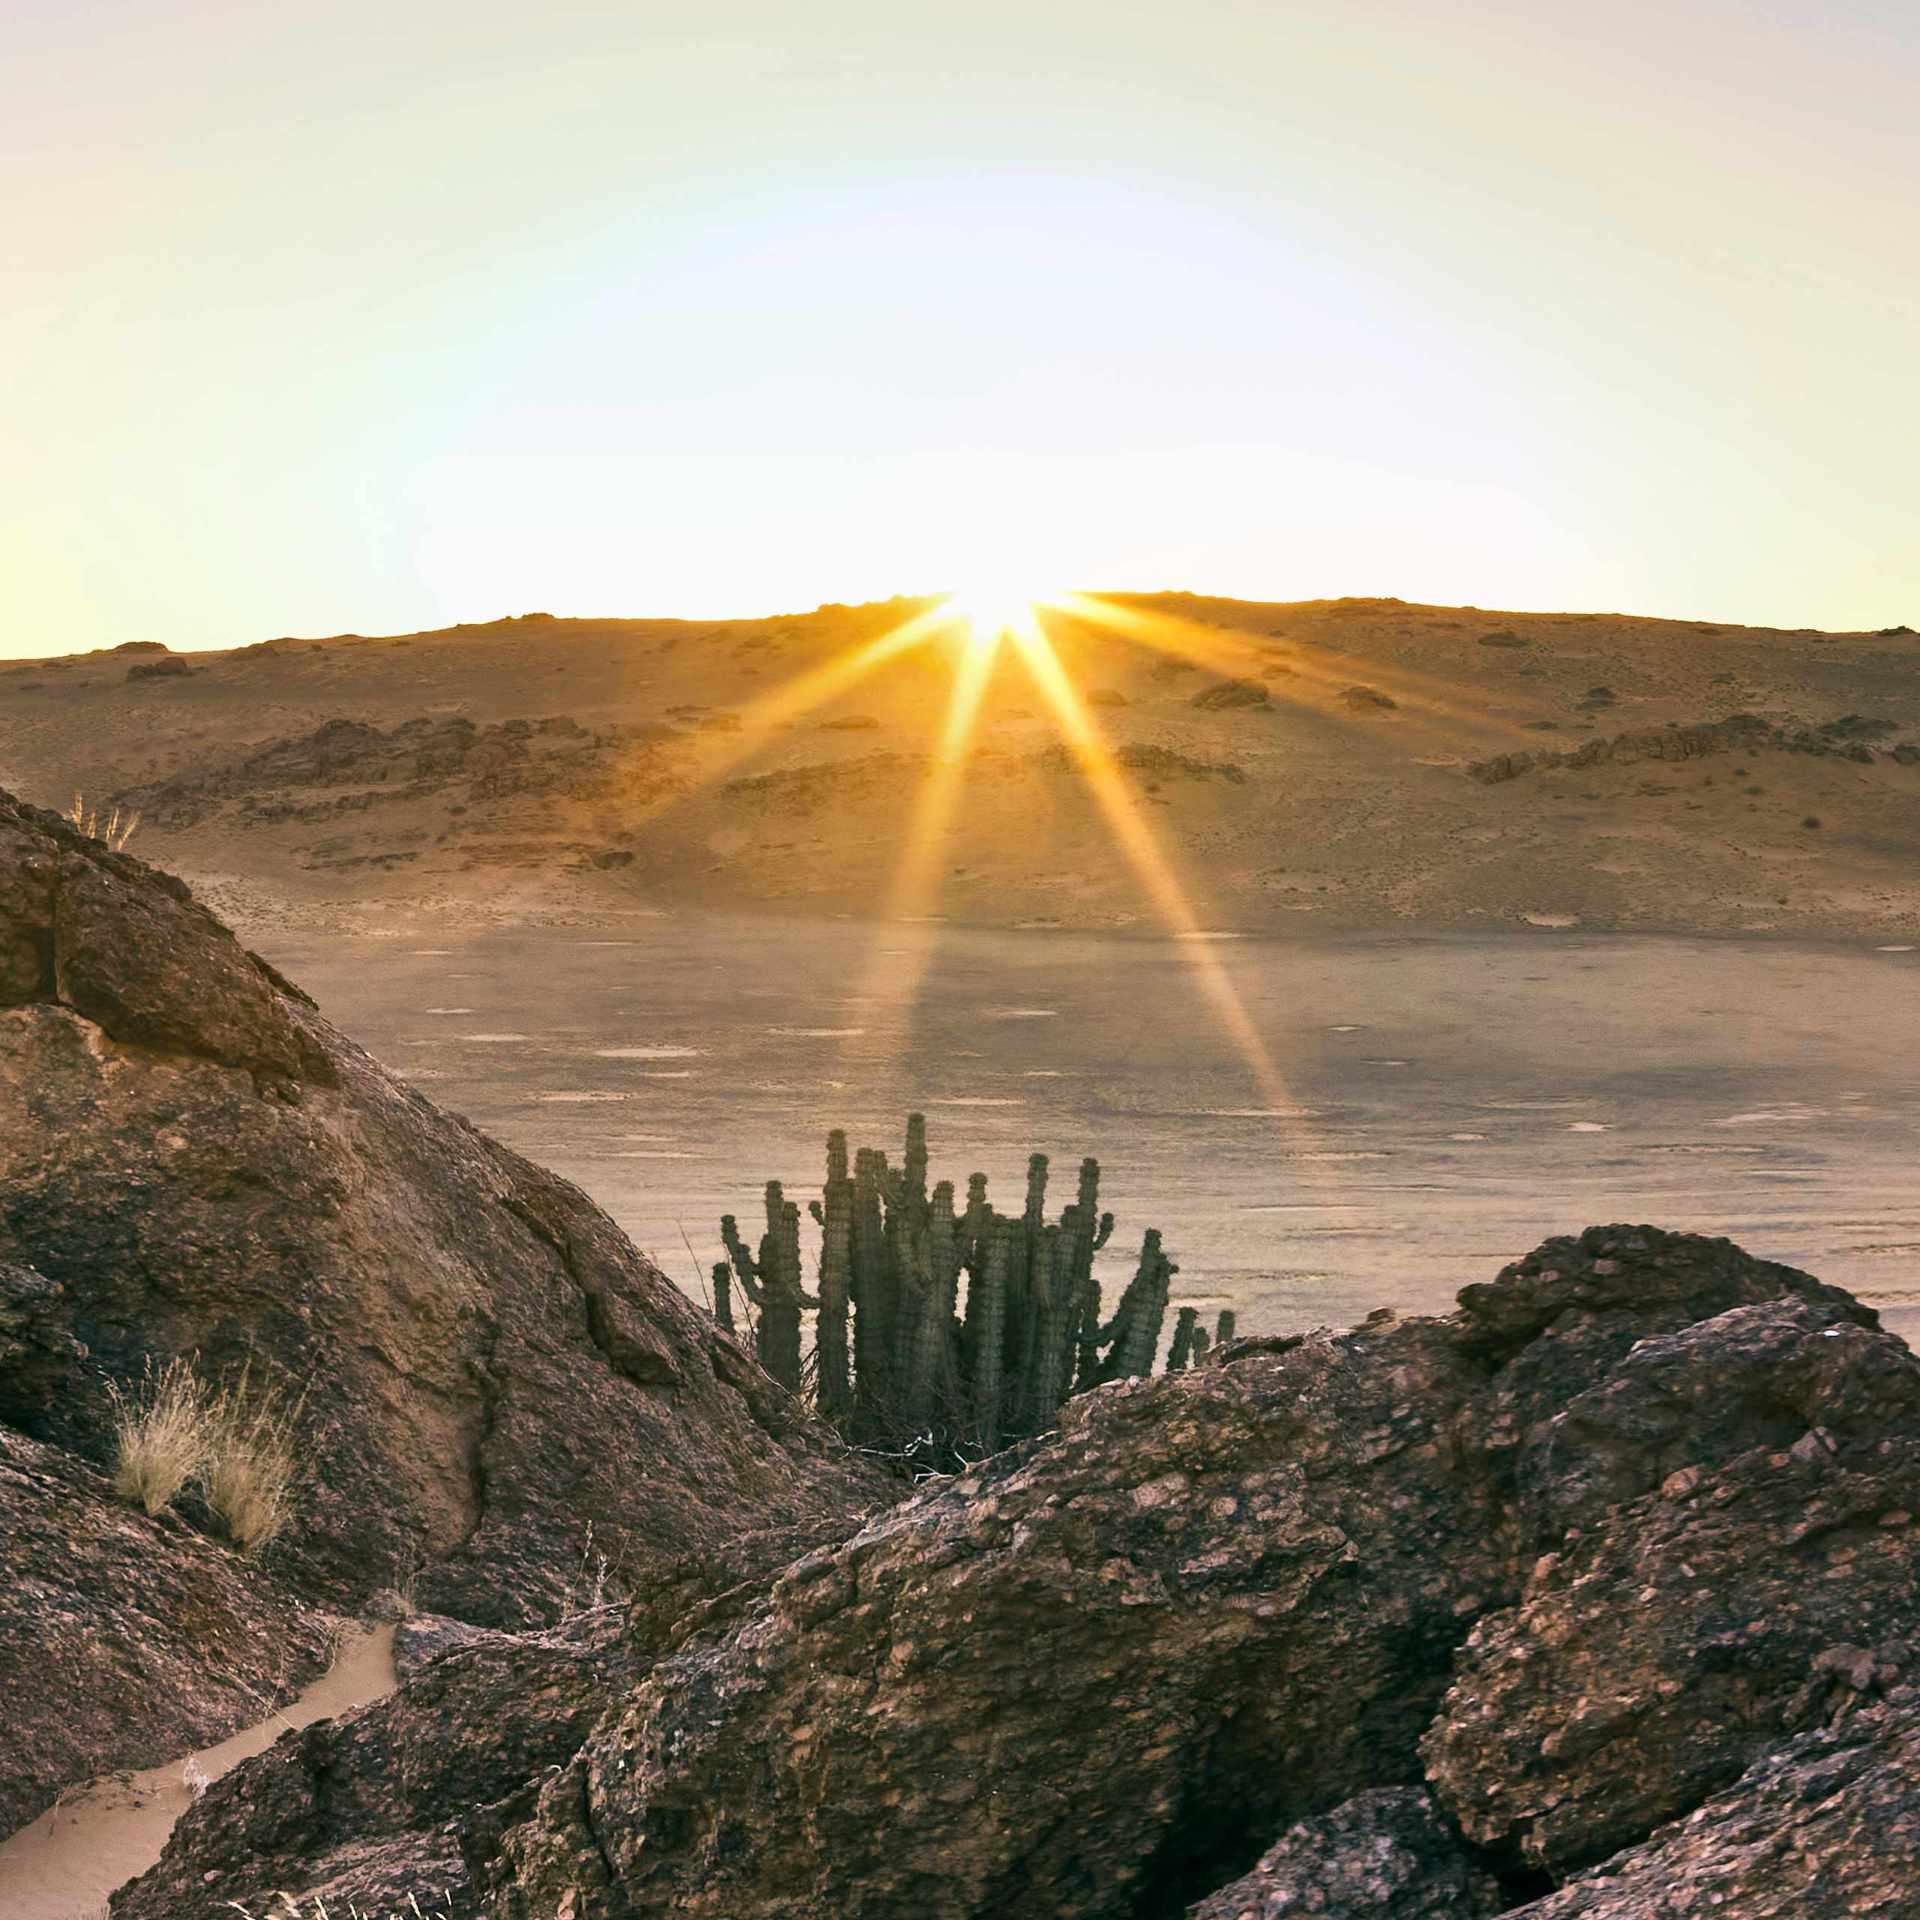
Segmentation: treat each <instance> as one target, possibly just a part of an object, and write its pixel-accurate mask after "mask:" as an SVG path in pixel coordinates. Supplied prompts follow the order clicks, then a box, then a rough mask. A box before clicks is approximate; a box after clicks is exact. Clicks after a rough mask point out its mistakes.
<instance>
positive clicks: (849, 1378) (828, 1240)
mask: <svg viewBox="0 0 1920 1920" xmlns="http://www.w3.org/2000/svg"><path fill="white" fill-rule="evenodd" d="M811 1211H812V1214H813V1217H814V1219H815V1220H816V1221H818V1222H819V1225H820V1316H819V1318H818V1319H817V1320H816V1321H815V1322H814V1334H813V1350H814V1356H815V1362H814V1364H815V1378H816V1380H817V1382H818V1386H817V1391H818V1393H819V1397H820V1411H821V1412H822V1413H824V1414H825V1415H826V1416H827V1418H828V1419H829V1420H841V1419H843V1418H845V1416H846V1414H847V1412H848V1411H849V1409H850V1408H851V1407H852V1405H853V1374H852V1360H851V1357H850V1355H849V1353H848V1350H847V1325H848V1316H849V1314H850V1313H851V1311H852V1300H853V1179H852V1176H851V1175H850V1174H849V1173H848V1171H847V1136H846V1135H845V1133H843V1132H842V1131H841V1130H840V1129H839V1128H838V1127H836V1128H835V1129H834V1130H833V1132H831V1133H830V1134H828V1135H827V1181H826V1185H825V1186H824V1187H823V1188H822V1189H821V1195H820V1198H819V1199H818V1200H816V1201H815V1202H813V1204H812V1208H811Z"/></svg>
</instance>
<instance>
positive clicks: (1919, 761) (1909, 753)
mask: <svg viewBox="0 0 1920 1920" xmlns="http://www.w3.org/2000/svg"><path fill="white" fill-rule="evenodd" d="M1893 758H1894V761H1895V762H1896V764H1898V765H1900V766H1903V767H1920V746H1917V745H1915V744H1914V742H1913V741H1911V740H1902V741H1901V742H1900V743H1899V745H1898V746H1896V747H1895V748H1894V749H1893Z"/></svg>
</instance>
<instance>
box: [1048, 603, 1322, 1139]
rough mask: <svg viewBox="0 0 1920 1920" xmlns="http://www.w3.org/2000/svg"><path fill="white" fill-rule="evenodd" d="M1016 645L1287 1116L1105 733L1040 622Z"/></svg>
mask: <svg viewBox="0 0 1920 1920" xmlns="http://www.w3.org/2000/svg"><path fill="white" fill-rule="evenodd" d="M1013 643H1014V646H1015V648H1016V649H1017V650H1018V652H1019V654H1020V657H1021V660H1022V662H1023V664H1024V665H1025V666H1026V668H1027V671H1028V673H1029V675H1030V676H1031V677H1032V680H1033V683H1034V685H1035V686H1036V687H1037V688H1038V689H1039V691H1040V693H1041V695H1042V697H1043V698H1044V699H1045V700H1046V702H1047V704H1048V705H1049V706H1050V707H1051V708H1052V709H1053V714H1054V720H1055V723H1056V724H1057V725H1058V727H1059V729H1060V733H1061V737H1062V738H1063V739H1064V740H1065V742H1066V744H1067V747H1068V749H1069V751H1070V752H1071V753H1072V754H1073V756H1074V758H1075V760H1076V761H1077V762H1078V763H1079V766H1080V771H1081V773H1082V776H1083V777H1084V778H1085V780H1086V783H1087V787H1088V790H1089V791H1090V792H1091V793H1092V795H1093V797H1094V800H1095V802H1096V804H1097V805H1098V806H1099V808H1100V811H1101V812H1102V813H1103V814H1104V815H1105V816H1106V820H1107V825H1108V828H1109V830H1110V831H1111V832H1112V834H1113V837H1114V839H1115V840H1116V841H1117V842H1118V843H1119V845H1120V849H1121V852H1122V853H1123V854H1125V856H1126V858H1127V861H1128V864H1129V865H1130V866H1131V867H1132V868H1133V870H1134V874H1135V876H1136V878H1137V879H1138V880H1139V882H1140V884H1141V886H1142V888H1143V889H1144V890H1145V892H1146V894H1147V897H1148V900H1149V902H1150V903H1151V904H1152V906H1153V909H1154V911H1155V912H1156V913H1157V914H1158V915H1159V917H1160V920H1161V923H1162V924H1163V925H1164V926H1165V927H1166V928H1167V930H1168V931H1169V932H1170V933H1172V934H1174V935H1175V936H1176V937H1177V938H1178V939H1179V940H1180V942H1181V951H1182V957H1183V959H1184V960H1185V962H1186V964H1187V967H1188V969H1189V971H1190V972H1191V973H1192V974H1193V976H1194V980H1195V982H1196V984H1197V985H1198V987H1199V989H1200V992H1201V994H1202V996H1203V997H1204V998H1205V999H1206V1001H1207V1002H1208V1004H1209V1005H1210V1006H1211V1007H1212V1009H1213V1011H1214V1014H1215V1017H1216V1018H1218V1020H1219V1021H1220V1023H1221V1025H1222V1026H1223V1027H1224V1028H1225V1030H1226V1032H1227V1035H1228V1038H1229V1039H1230V1040H1231V1041H1232V1042H1233V1044H1234V1046H1235V1048H1236V1049H1237V1051H1238V1052H1239V1054H1240V1056H1241V1059H1242V1060H1243V1061H1244V1062H1245V1064H1246V1066H1247V1068H1248V1071H1249V1072H1251V1073H1252V1075H1253V1077H1254V1079H1255V1081H1256V1082H1257V1084H1258V1085H1259V1088H1260V1092H1261V1095H1262V1097H1263V1098H1264V1099H1265V1100H1266V1102H1267V1105H1268V1106H1269V1107H1270V1108H1271V1109H1272V1110H1273V1111H1274V1113H1275V1114H1276V1115H1281V1116H1285V1115H1286V1114H1288V1113H1289V1111H1290V1107H1291V1101H1290V1096H1289V1095H1288V1092H1287V1086H1286V1082H1285V1081H1284V1079H1283V1078H1282V1077H1281V1074H1280V1070H1279V1068H1278V1067H1277V1066H1276V1065H1275V1064H1274V1061H1273V1057H1272V1055H1271V1054H1270V1053H1269V1052H1268V1050H1267V1045H1266V1042H1265V1041H1264V1040H1262V1039H1261V1037H1260V1031H1259V1029H1258V1028H1257V1027H1256V1026H1255V1025H1254V1023H1253V1019H1252V1016H1251V1015H1250V1014H1249V1013H1248V1012H1247V1009H1246V1006H1245V1004H1244V1002H1243V1001H1242V1000H1241V998H1240V995H1239V992H1238V990H1237V989H1236V988H1235V986H1234V984H1233V981H1232V979H1231V978H1230V977H1229V976H1228V973H1227V970H1226V968H1225V967H1224V966H1223V965H1222V964H1221V961H1220V957H1219V955H1218V954H1217V953H1215V952H1214V951H1213V949H1212V947H1211V946H1210V945H1209V944H1208V943H1207V940H1206V938H1205V936H1206V933H1207V929H1206V928H1204V927H1203V926H1202V925H1201V923H1200V919H1199V916H1198V915H1197V914H1196V913H1195V912H1194V910H1193V907H1192V904H1191V902H1190V901H1189V900H1188V898H1187V894H1186V889H1185V888H1184V887H1182V886H1181V884H1180V880H1179V876H1178V875H1177V874H1176V873H1175V872H1174V870H1173V865H1172V863H1171V861H1170V860H1169V859H1168V857H1167V855H1166V853H1165V852H1164V851H1163V850H1162V848H1161V846H1160V843H1159V841H1158V839H1157V838H1156V837H1155V835H1154V833H1153V830H1152V828H1151V827H1150V826H1148V824H1147V821H1146V818H1145V816H1144V815H1143V814H1142V813H1141V811H1140V809H1139V806H1138V805H1137V804H1136V802H1135V800H1134V797H1133V791H1132V789H1131V787H1130V786H1129V785H1128V782H1127V778H1126V775H1125V774H1124V773H1123V772H1122V771H1121V768H1120V765H1119V762H1118V761H1117V760H1115V758H1114V756H1113V752H1112V749H1111V748H1110V747H1109V746H1108V745H1107V743H1106V739H1105V736H1104V735H1103V734H1102V733H1101V731H1100V728H1099V726H1098V724H1097V723H1096V722H1095V720H1094V718H1093V715H1092V714H1091V713H1090V712H1089V711H1088V709H1087V706H1086V703H1085V702H1084V701H1083V700H1082V699H1081V698H1080V695H1079V692H1078V690H1077V689H1076V688H1075V687H1074V684H1073V682H1072V680H1071V679H1070V678H1069V677H1068V675H1067V672H1066V669H1065V668H1064V667H1063V666H1062V665H1061V664H1060V657H1059V655H1058V654H1057V653H1055V652H1054V649H1053V643H1052V642H1051V641H1050V640H1049V639H1048V638H1047V635H1046V633H1045V630H1044V629H1043V628H1042V627H1041V625H1040V623H1039V622H1038V621H1035V622H1034V624H1033V626H1032V627H1031V629H1029V630H1027V631H1024V632H1021V631H1016V632H1015V633H1014V635H1013Z"/></svg>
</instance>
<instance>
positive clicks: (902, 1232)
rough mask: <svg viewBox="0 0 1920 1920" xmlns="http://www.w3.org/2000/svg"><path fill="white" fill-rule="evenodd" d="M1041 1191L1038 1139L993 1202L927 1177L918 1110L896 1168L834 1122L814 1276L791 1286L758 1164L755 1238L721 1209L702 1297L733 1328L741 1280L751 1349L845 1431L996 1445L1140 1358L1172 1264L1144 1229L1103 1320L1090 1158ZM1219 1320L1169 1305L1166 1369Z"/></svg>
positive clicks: (956, 1454)
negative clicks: (1053, 1193) (708, 1291)
mask: <svg viewBox="0 0 1920 1920" xmlns="http://www.w3.org/2000/svg"><path fill="white" fill-rule="evenodd" d="M1046 1201H1047V1156H1046V1155H1045V1154H1042V1153H1036V1154H1034V1155H1033V1156H1032V1157H1031V1158H1030V1159H1029V1160H1028V1162H1027V1190H1026V1199H1025V1204H1024V1206H1023V1207H1022V1210H1021V1211H1020V1212H1019V1213H1018V1214H1017V1215H1016V1214H1003V1213H997V1212H995V1211H994V1209H993V1208H992V1206H991V1205H990V1204H989V1203H988V1199H987V1177H986V1175H985V1174H983V1173H976V1174H975V1175H974V1176H973V1177H972V1179H971V1180H969V1181H968V1183H967V1192H966V1199H965V1202H964V1204H958V1203H957V1202H956V1196H955V1192H954V1187H953V1183H952V1182H951V1181H947V1180H942V1181H940V1182H938V1183H937V1184H935V1185H933V1186H932V1187H929V1185H928V1180H927V1123H926V1117H925V1115H923V1114H918V1113H916V1114H910V1115H909V1116H908V1118H907V1138H906V1147H905V1151H904V1153H903V1155H902V1157H901V1162H900V1164H899V1165H898V1166H897V1167H896V1166H893V1165H891V1164H890V1163H889V1161H888V1158H887V1156H886V1154H884V1153H882V1152H880V1151H879V1150H877V1149H875V1148H871V1147H866V1148H862V1149H861V1150H860V1151H859V1152H858V1153H856V1154H853V1155H852V1156H851V1158H849V1154H848V1150H847V1136H846V1135H845V1134H844V1133H842V1132H839V1131H835V1132H833V1133H831V1134H829V1135H828V1136H827V1177H826V1182H825V1184H824V1186H823V1188H822V1191H821V1197H820V1199H819V1200H817V1201H814V1202H812V1203H811V1205H810V1208H809V1211H810V1212H811V1214H812V1216H813V1219H814V1221H815V1222H816V1223H817V1225H818V1226H819V1229H820V1255H819V1268H818V1277H817V1279H816V1281H815V1290H814V1291H813V1292H812V1293H808V1292H807V1291H806V1289H805V1287H804V1286H803V1285H802V1271H801V1257H800V1210H799V1208H798V1206H797V1205H795V1204H794V1202H792V1201H790V1200H788V1199H787V1198H786V1195H785V1192H784V1191H783V1189H782V1187H781V1184H780V1182H779V1181H777V1180H770V1181H769V1182H768V1183H767V1190H766V1231H765V1232H764V1233H763V1234H762V1235H761V1236H760V1241H759V1246H758V1248H757V1249H749V1247H748V1246H747V1244H746V1242H745V1240H744V1239H743V1238H742V1236H741V1233H740V1228H739V1224H738V1222H737V1221H736V1220H735V1218H734V1216H733V1215H732V1214H728V1215H727V1216H726V1217H725V1218H724V1219H723V1220H722V1221H721V1223H720V1234H721V1239H722V1240H723V1241H724V1243H725V1245H726V1249H727V1258H726V1259H725V1260H724V1261H722V1262H720V1263H719V1264H718V1265H716V1266H715V1267H714V1269H713V1282H714V1311H715V1313H716V1314H717V1315H718V1317H719V1319H720V1321H721V1322H722V1324H723V1325H725V1326H726V1327H728V1328H729V1329H732V1328H733V1327H734V1287H735V1285H736V1283H737V1285H738V1287H739V1289H740V1292H741V1293H742V1294H743V1295H744V1296H745V1303H746V1308H747V1309H750V1312H745V1311H744V1310H743V1312H744V1317H746V1318H748V1319H750V1320H751V1322H752V1331H753V1338H754V1344H755V1349H756V1351H757V1352H758V1354H759V1356H760V1363H761V1365H762V1366H763V1367H765V1368H766V1370H767V1372H768V1373H769V1374H771V1375H772V1376H773V1378H774V1379H776V1380H777V1381H779V1382H780V1383H781V1384H782V1385H783V1386H785V1387H788V1388H790V1389H792V1390H793V1391H794V1392H800V1391H802V1390H803V1389H804V1388H805V1387H806V1385H807V1384H808V1381H809V1371H810V1376H811V1385H812V1389H813V1395H814V1398H815V1401H816V1403H817V1404H818V1406H819V1409H820V1411H821V1413H822V1414H824V1415H825V1416H826V1417H827V1418H828V1419H829V1420H831V1421H832V1422H833V1423H834V1424H835V1425H836V1426H837V1427H838V1428H839V1429H840V1430H841V1432H842V1433H844V1434H845V1435H846V1436H847V1437H848V1438H849V1439H850V1440H852V1441H853V1442H854V1443H855V1444H856V1445H863V1446H874V1447H878V1448H882V1449H887V1450H900V1451H911V1452H915V1453H917V1454H921V1455H928V1456H937V1457H942V1458H946V1459H955V1458H964V1457H967V1456H969V1455H974V1454H978V1453H980V1452H982V1451H986V1452H991V1451H993V1450H994V1449H995V1448H997V1447H1001V1446H1004V1445H1006V1444H1008V1443H1009V1442H1010V1441H1014V1440H1019V1439H1024V1438H1026V1437H1027V1436H1028V1435H1031V1434H1035V1433H1041V1432H1044V1431H1045V1430H1046V1429H1047V1428H1048V1427H1050V1426H1052V1425H1053V1423H1054V1420H1055V1418H1056V1416H1057V1415H1058V1413H1059V1410H1060V1405H1061V1402H1062V1401H1064V1400H1065V1399H1066V1398H1067V1396H1068V1395H1069V1394H1073V1393H1078V1392H1082V1391H1084V1390H1085V1389H1086V1388H1088V1387H1095V1386H1099V1385H1101V1384H1102V1383H1104V1382H1106V1381H1109V1380H1119V1379H1125V1378H1127V1377H1129V1376H1131V1375H1135V1374H1145V1373H1151V1372H1152V1371H1153V1366H1154V1360H1155V1356H1156V1354H1157V1352H1158V1350H1159V1343H1160V1331H1161V1328H1162V1326H1163V1324H1164V1323H1165V1320H1166V1313H1167V1306H1168V1300H1169V1290H1170V1287H1171V1284H1172V1280H1173V1276H1174V1274H1175V1273H1176V1272H1178V1268H1176V1267H1175V1266H1174V1264H1173V1262H1172V1261H1171V1260H1169V1259H1168V1258H1167V1256H1166V1254H1165V1253H1164V1252H1163V1251H1162V1250H1161V1245H1160V1234H1159V1232H1158V1230H1157V1229H1149V1231H1148V1232H1147V1234H1146V1237H1145V1239H1144V1240H1143V1242H1142V1244H1141V1248H1140V1258H1139V1262H1138V1265H1137V1266H1136V1268H1135V1271H1134V1275H1133V1278H1132V1280H1131V1281H1130V1282H1129V1283H1128V1285H1127V1287H1126V1289H1125V1291H1124V1292H1123V1293H1122V1294H1121V1296H1120V1299H1119V1302H1118V1303H1117V1304H1116V1306H1115V1308H1114V1310H1113V1312H1112V1314H1111V1315H1110V1316H1108V1317H1107V1318H1106V1319H1104V1320H1103V1319H1102V1318H1101V1313H1100V1282H1099V1281H1098V1280H1097V1279H1096V1278H1095V1277H1094V1270H1093V1261H1094V1255H1095V1254H1096V1253H1098V1252H1099V1251H1100V1249H1101V1248H1102V1247H1104V1246H1105V1245H1106V1244H1107V1241H1108V1238H1109V1237H1110V1236H1111V1234H1112V1232H1113V1215H1112V1214H1110V1213H1102V1212H1101V1211H1100V1163H1099V1162H1098V1161H1097V1160H1091V1159H1089V1160H1083V1161H1082V1162H1081V1163H1080V1178H1079V1186H1078V1190H1077V1192H1076V1194H1075V1197H1074V1199H1073V1201H1072V1202H1071V1204H1069V1205H1068V1206H1067V1207H1065V1208H1064V1209H1063V1210H1062V1212H1061V1215H1060V1218H1059V1219H1058V1220H1056V1221H1049V1220H1048V1219H1047V1217H1046ZM963 1278H964V1282H965V1284H964V1288H963V1286H962V1281H963ZM809 1311H811V1312H812V1314H813V1315H814V1321H813V1352H812V1365H811V1369H810V1370H809V1369H808V1367H807V1365H806V1361H805V1354H804V1347H803V1341H802V1333H801V1329H802V1315H803V1313H806V1312H809ZM1232 1333H1233V1315H1232V1314H1231V1313H1223V1314H1222V1315H1221V1316H1220V1318H1219V1321H1218V1324H1217V1326H1216V1329H1215V1332H1214V1335H1213V1337H1212V1339H1211V1340H1209V1337H1208V1335H1207V1332H1206V1330H1205V1329H1204V1328H1203V1327H1201V1326H1200V1325H1199V1316H1198V1314H1197V1312H1196V1311H1195V1309H1193V1308H1191V1307H1182V1308H1181V1309H1180V1310H1179V1318H1178V1324H1177V1326H1176V1329H1175V1332H1174V1336H1173V1344H1172V1348H1171V1350H1170V1352H1169V1353H1168V1355H1167V1366H1168V1368H1169V1369H1176V1368H1182V1367H1187V1366H1196V1365H1199V1364H1201V1363H1202V1362H1204V1361H1205V1359H1206V1357H1207V1355H1208V1353H1209V1351H1210V1349H1211V1348H1213V1347H1217V1346H1218V1345H1219V1344H1220V1343H1222V1342H1223V1341H1225V1340H1227V1339H1230V1338H1231V1337H1232Z"/></svg>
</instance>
